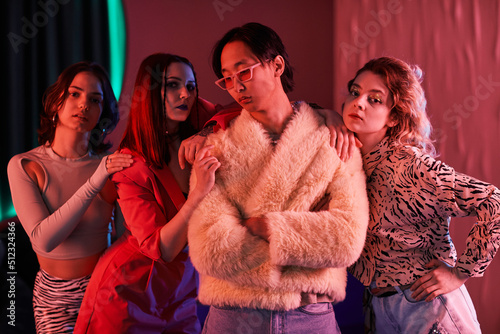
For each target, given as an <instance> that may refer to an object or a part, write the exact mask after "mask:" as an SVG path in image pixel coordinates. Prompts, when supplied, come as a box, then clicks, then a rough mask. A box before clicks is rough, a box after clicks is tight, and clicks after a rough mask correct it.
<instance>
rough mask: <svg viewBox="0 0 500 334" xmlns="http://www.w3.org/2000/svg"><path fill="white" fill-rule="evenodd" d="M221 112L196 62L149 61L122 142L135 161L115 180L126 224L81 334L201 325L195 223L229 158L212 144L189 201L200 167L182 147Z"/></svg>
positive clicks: (98, 275)
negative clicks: (222, 159)
mask: <svg viewBox="0 0 500 334" xmlns="http://www.w3.org/2000/svg"><path fill="white" fill-rule="evenodd" d="M215 111H216V110H215V106H214V105H212V104H210V103H209V102H207V101H204V100H202V99H200V98H199V97H198V89H197V81H196V75H195V72H194V69H193V66H192V65H191V63H190V62H189V61H188V60H187V59H185V58H183V57H179V56H174V55H170V54H154V55H151V56H149V57H147V58H146V59H145V60H144V61H143V62H142V64H141V66H140V69H139V72H138V75H137V79H136V83H135V87H134V93H133V97H132V105H131V109H130V114H129V120H128V125H127V128H126V130H125V134H124V137H123V139H122V141H121V143H120V147H119V149H120V150H121V151H122V152H123V153H125V152H126V153H129V154H132V155H133V159H134V163H133V165H132V166H131V167H129V168H128V169H126V170H123V171H122V172H119V173H116V174H114V176H113V178H112V181H113V182H114V183H115V185H116V188H117V191H118V203H119V205H120V207H121V210H122V212H123V216H124V218H125V227H126V231H125V232H124V234H123V235H122V236H121V237H120V239H119V240H118V241H116V242H115V243H114V244H113V245H112V246H111V247H110V248H109V249H108V251H107V252H106V253H105V254H104V255H103V256H102V257H101V259H100V260H99V263H98V264H97V267H96V268H95V270H94V273H93V275H92V278H91V281H90V283H89V286H88V288H87V292H86V294H85V297H84V301H83V304H82V307H81V310H80V314H79V317H78V321H77V325H76V328H75V333H96V332H99V333H141V334H143V333H166V332H176V333H198V332H199V331H200V324H199V322H198V319H197V315H196V301H195V298H196V295H197V294H196V287H197V284H196V276H195V270H194V268H193V266H192V264H191V262H190V260H189V257H188V250H187V223H188V220H189V218H190V217H191V214H192V212H193V210H194V208H196V206H197V205H198V203H199V202H200V201H201V199H202V198H203V197H204V196H205V195H206V194H207V193H208V191H209V190H210V189H211V188H212V186H213V184H214V179H215V171H216V170H217V168H219V166H220V163H219V162H218V161H217V159H216V158H214V157H212V156H211V155H210V149H211V147H205V148H202V149H201V150H199V151H198V152H197V153H196V159H195V162H194V164H193V172H194V173H196V179H197V182H196V184H195V185H191V192H190V193H189V196H187V198H186V194H187V193H188V192H189V175H190V173H191V169H190V168H189V166H188V168H184V169H181V168H180V167H179V160H178V150H179V146H180V143H181V141H182V140H184V139H186V138H188V137H189V136H191V135H192V134H194V133H195V132H196V131H197V130H199V129H200V128H201V126H203V124H204V123H205V121H207V120H208V119H209V118H210V117H211V116H212V115H213V114H214V113H215Z"/></svg>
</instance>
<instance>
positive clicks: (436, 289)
mask: <svg viewBox="0 0 500 334" xmlns="http://www.w3.org/2000/svg"><path fill="white" fill-rule="evenodd" d="M425 266H426V267H427V268H434V269H432V271H430V272H429V273H427V274H425V275H424V276H422V277H420V278H419V279H418V280H416V281H415V283H413V285H412V286H411V287H410V290H411V291H413V293H412V295H411V296H412V297H413V298H414V299H415V300H417V301H421V300H423V299H424V298H425V301H426V302H430V301H431V300H433V299H434V298H436V297H438V296H440V295H443V294H445V293H448V292H451V291H453V290H456V289H458V288H460V286H462V284H464V283H465V281H467V279H468V278H469V277H468V276H467V275H465V274H464V273H462V272H460V271H459V270H458V269H457V268H455V267H451V266H449V265H448V264H446V263H444V262H442V261H439V260H435V259H434V260H432V261H430V262H429V263H427V264H426V265H425Z"/></svg>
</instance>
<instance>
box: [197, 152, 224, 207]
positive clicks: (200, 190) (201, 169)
mask: <svg viewBox="0 0 500 334" xmlns="http://www.w3.org/2000/svg"><path fill="white" fill-rule="evenodd" d="M213 147H214V146H213V145H209V146H205V147H203V148H202V149H200V150H199V151H198V152H197V153H196V158H195V160H194V163H193V171H194V173H196V185H195V186H194V189H193V192H192V193H193V194H192V195H196V196H200V197H201V198H202V197H204V196H205V195H206V194H208V192H209V191H210V190H211V189H212V187H213V186H214V184H215V171H216V170H217V169H218V168H219V167H220V162H219V160H217V158H216V157H214V156H212V155H211V154H210V151H211V150H212V149H213Z"/></svg>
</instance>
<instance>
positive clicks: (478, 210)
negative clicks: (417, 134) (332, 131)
mask: <svg viewBox="0 0 500 334" xmlns="http://www.w3.org/2000/svg"><path fill="white" fill-rule="evenodd" d="M363 159H364V168H365V171H366V174H367V190H368V198H369V200H370V223H369V227H368V234H367V237H366V243H365V248H364V250H363V252H362V254H361V257H360V259H359V260H358V261H357V262H356V263H355V264H354V265H353V266H352V267H351V268H350V272H351V273H352V274H353V275H354V276H355V277H357V278H358V279H359V280H360V281H361V283H363V284H364V285H365V286H368V285H370V283H371V282H373V281H375V282H376V285H377V286H378V287H385V286H389V285H393V286H394V285H405V284H409V283H413V282H414V281H415V280H416V279H417V278H419V277H421V276H422V275H424V274H426V273H427V272H428V271H429V269H427V268H425V267H424V265H425V264H426V263H428V262H429V261H430V260H432V259H434V258H436V259H439V260H442V261H444V262H446V263H448V264H449V265H451V266H455V265H456V266H457V267H458V269H459V270H460V271H462V272H464V273H466V274H467V275H469V276H471V277H472V276H482V275H483V273H484V271H485V269H486V267H487V266H488V264H489V263H490V262H491V260H492V259H493V256H494V255H495V253H496V251H497V249H498V246H499V245H500V191H499V190H498V189H497V188H496V187H494V186H492V185H490V184H487V183H484V182H481V181H479V180H476V179H474V178H472V177H470V176H467V175H464V174H461V173H457V172H455V170H454V169H453V168H451V167H449V166H447V165H445V164H444V163H442V162H441V161H438V160H435V159H434V158H432V157H430V156H429V155H426V154H423V153H421V152H420V151H419V150H418V149H416V148H413V147H396V146H393V145H391V144H390V143H389V142H388V141H387V139H384V140H383V141H382V142H381V143H379V144H378V145H377V146H376V147H375V148H374V149H373V150H372V151H371V152H370V153H368V154H366V155H365V156H364V157H363ZM472 215H475V216H477V224H475V225H474V227H473V228H472V229H471V231H470V233H469V236H468V238H467V247H466V249H465V251H464V253H463V254H462V255H461V256H460V257H459V258H458V263H457V252H456V250H455V247H454V245H453V242H452V240H451V238H450V233H449V228H448V227H449V221H450V216H452V217H464V216H472Z"/></svg>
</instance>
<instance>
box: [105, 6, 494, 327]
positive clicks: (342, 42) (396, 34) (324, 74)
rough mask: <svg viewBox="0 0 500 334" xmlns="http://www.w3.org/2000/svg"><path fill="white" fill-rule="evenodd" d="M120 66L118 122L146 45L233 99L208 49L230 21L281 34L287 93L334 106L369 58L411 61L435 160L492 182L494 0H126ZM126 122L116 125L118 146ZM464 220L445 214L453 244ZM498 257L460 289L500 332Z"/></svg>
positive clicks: (204, 88) (215, 94)
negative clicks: (182, 60) (182, 61)
mask: <svg viewBox="0 0 500 334" xmlns="http://www.w3.org/2000/svg"><path fill="white" fill-rule="evenodd" d="M123 2H124V7H125V15H126V21H127V67H126V75H125V80H124V87H123V91H122V96H121V107H122V110H123V115H122V119H124V120H125V121H126V115H127V112H128V108H127V105H128V102H129V98H128V97H129V96H130V91H131V87H132V84H133V81H134V76H135V74H136V71H137V69H138V66H139V64H140V62H141V61H142V60H143V59H144V58H145V57H146V56H148V55H149V54H151V53H153V52H171V53H176V54H179V55H182V56H185V57H188V58H189V59H190V60H191V61H192V62H193V64H194V66H195V69H196V70H197V74H198V78H199V85H200V95H201V96H203V97H205V98H207V99H209V100H211V101H213V102H218V103H223V104H224V103H227V102H231V99H230V97H229V95H228V94H227V93H226V92H223V91H221V90H220V89H219V88H217V87H216V86H215V85H214V84H213V81H214V80H215V75H214V74H213V73H212V71H211V69H210V51H211V48H212V46H213V44H214V43H215V42H216V41H217V39H218V38H220V37H222V35H223V34H224V33H225V32H226V31H227V30H229V29H230V28H232V27H234V26H237V25H241V24H243V23H246V22H249V21H258V22H261V23H263V24H266V25H269V26H271V27H272V28H273V29H275V30H276V31H277V32H278V34H279V35H280V36H281V37H282V39H283V41H284V43H285V45H286V46H287V49H288V52H289V55H290V57H291V61H292V64H293V66H294V67H295V69H296V71H295V76H296V89H295V91H294V92H293V93H292V94H290V97H291V99H300V100H307V101H314V102H317V103H318V104H321V105H323V106H325V107H328V108H333V109H338V108H339V107H340V103H341V101H342V99H343V96H344V95H343V94H345V92H346V89H345V84H346V82H347V80H349V79H351V78H352V76H353V75H354V73H355V71H356V70H357V69H358V68H359V67H360V66H361V65H362V64H364V63H365V62H366V61H367V60H368V59H370V58H373V57H377V56H382V55H392V56H396V57H399V58H402V59H404V60H406V61H408V62H411V63H417V64H419V65H420V66H421V67H422V69H423V71H424V72H425V76H424V88H425V89H426V94H427V98H428V108H429V113H430V115H431V120H432V123H433V125H434V127H435V130H436V134H437V135H438V142H437V147H438V150H439V152H440V158H441V159H442V160H443V161H444V162H446V163H447V164H449V165H451V166H453V167H454V168H455V169H456V170H457V171H460V172H464V173H466V174H469V175H471V176H474V177H476V178H479V179H482V180H485V181H488V182H491V183H493V184H495V185H497V186H500V173H499V172H498V168H497V167H496V166H498V165H500V154H499V153H498V148H499V147H500V146H499V144H500V94H499V93H500V65H499V62H500V23H499V17H500V4H499V2H498V1H495V0H483V1H473V0H470V1H466V0H456V1H455V0H442V1H433V0H421V1H411V0H355V1H352V0H321V1H298V0H252V1H249V0H210V1H200V0H198V1H194V0H191V1H180V0H177V1H174V0H169V1H165V0H149V1H139V0H124V1H123ZM125 121H124V122H121V125H120V128H119V129H118V131H116V132H115V134H114V135H115V137H116V138H117V139H115V140H113V142H115V143H118V142H119V138H120V137H121V133H122V131H123V127H124V125H125ZM470 226H471V225H470V220H464V219H460V220H458V219H456V220H454V221H452V233H453V235H452V236H453V238H454V241H455V245H456V246H457V249H458V250H459V251H460V250H461V249H463V247H464V242H465V241H464V240H465V237H466V236H467V233H468V230H469V229H470ZM498 274H500V261H499V260H494V261H493V263H492V264H491V265H490V267H489V268H488V270H487V272H486V274H485V276H484V277H483V278H474V279H470V280H469V281H468V282H467V287H468V289H469V292H470V294H471V296H472V299H473V301H474V303H475V306H476V309H477V311H478V317H479V320H480V323H481V326H482V329H483V333H498V332H500V310H499V308H498V307H496V302H497V301H498V300H500V289H498V286H497V284H496V283H497V282H498V279H496V278H495V277H498Z"/></svg>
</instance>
